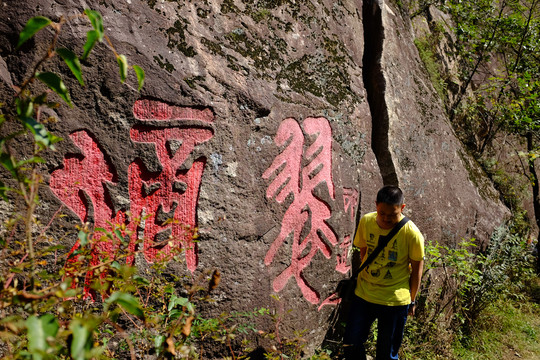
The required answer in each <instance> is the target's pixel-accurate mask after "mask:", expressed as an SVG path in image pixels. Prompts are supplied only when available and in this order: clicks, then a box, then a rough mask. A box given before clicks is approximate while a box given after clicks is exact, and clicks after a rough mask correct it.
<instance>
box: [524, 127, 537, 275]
mask: <svg viewBox="0 0 540 360" xmlns="http://www.w3.org/2000/svg"><path fill="white" fill-rule="evenodd" d="M533 141H534V140H533V134H532V132H529V133H527V150H528V152H529V153H531V152H532V151H533V150H534V143H533ZM528 162H529V175H530V182H531V186H532V193H533V208H534V218H535V220H536V226H538V229H540V185H539V184H538V175H537V173H536V168H535V167H534V159H532V158H531V157H529V158H528ZM539 240H540V230H539V233H538V236H537V242H536V272H537V273H538V274H540V241H539Z"/></svg>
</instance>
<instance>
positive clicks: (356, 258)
mask: <svg viewBox="0 0 540 360" xmlns="http://www.w3.org/2000/svg"><path fill="white" fill-rule="evenodd" d="M366 251H367V247H361V248H359V247H356V246H353V252H352V258H351V265H352V268H353V272H354V271H355V270H357V269H359V268H360V265H362V259H363V258H364V256H365V255H366Z"/></svg>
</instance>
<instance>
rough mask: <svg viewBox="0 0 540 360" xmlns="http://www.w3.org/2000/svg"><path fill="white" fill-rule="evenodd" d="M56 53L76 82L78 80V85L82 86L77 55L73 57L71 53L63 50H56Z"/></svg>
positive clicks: (80, 69) (82, 81)
mask: <svg viewBox="0 0 540 360" xmlns="http://www.w3.org/2000/svg"><path fill="white" fill-rule="evenodd" d="M56 53H57V54H58V55H60V57H61V58H62V59H64V62H65V63H66V64H67V66H68V67H69V69H70V70H71V72H72V73H73V75H75V77H76V78H77V80H79V84H81V86H84V80H83V77H82V68H81V63H80V61H79V58H78V57H77V55H75V53H74V52H73V51H71V50H68V49H64V48H62V49H56Z"/></svg>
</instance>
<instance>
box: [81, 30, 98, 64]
mask: <svg viewBox="0 0 540 360" xmlns="http://www.w3.org/2000/svg"><path fill="white" fill-rule="evenodd" d="M98 40H99V35H98V33H97V32H96V31H95V30H90V31H89V32H87V33H86V43H85V44H84V47H83V50H84V52H83V55H82V56H81V60H86V58H87V57H88V55H90V51H92V49H93V48H94V45H96V42H98Z"/></svg>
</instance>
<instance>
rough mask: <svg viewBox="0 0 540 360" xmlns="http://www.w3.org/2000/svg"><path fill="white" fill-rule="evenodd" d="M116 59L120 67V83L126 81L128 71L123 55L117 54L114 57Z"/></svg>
mask: <svg viewBox="0 0 540 360" xmlns="http://www.w3.org/2000/svg"><path fill="white" fill-rule="evenodd" d="M116 61H117V62H118V66H119V67H120V80H121V81H122V83H123V82H124V81H126V78H127V71H128V62H127V58H126V56H125V55H118V56H117V57H116Z"/></svg>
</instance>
